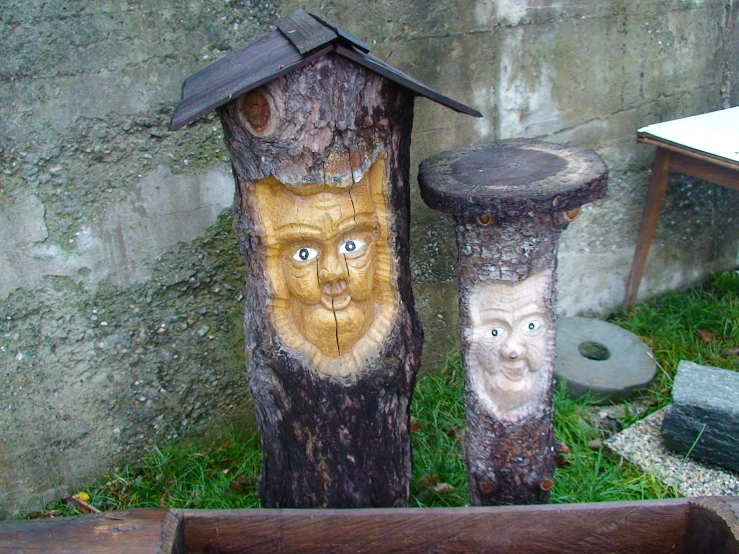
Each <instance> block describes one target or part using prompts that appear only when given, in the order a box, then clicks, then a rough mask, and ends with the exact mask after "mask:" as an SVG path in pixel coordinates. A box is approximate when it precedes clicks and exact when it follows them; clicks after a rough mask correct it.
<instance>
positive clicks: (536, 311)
mask: <svg viewBox="0 0 739 554" xmlns="http://www.w3.org/2000/svg"><path fill="white" fill-rule="evenodd" d="M480 313H481V314H484V315H485V316H487V317H493V318H496V319H500V320H501V321H514V322H515V321H519V320H521V319H523V318H526V317H532V316H535V315H536V316H541V317H542V318H544V319H546V318H547V312H546V309H544V308H543V307H542V306H539V305H535V306H533V307H532V308H531V309H529V308H524V309H522V310H506V309H505V308H501V307H500V306H491V307H489V308H483V309H482V310H480ZM497 314H501V315H497Z"/></svg>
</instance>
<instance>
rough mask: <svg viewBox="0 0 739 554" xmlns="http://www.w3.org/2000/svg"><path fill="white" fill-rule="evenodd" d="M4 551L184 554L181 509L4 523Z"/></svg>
mask: <svg viewBox="0 0 739 554" xmlns="http://www.w3.org/2000/svg"><path fill="white" fill-rule="evenodd" d="M0 552H18V553H26V554H35V553H39V554H40V553H46V554H54V553H59V554H61V553H72V552H77V553H86V552H89V553H93V552H94V553H96V554H106V553H111V554H113V553H116V554H117V553H120V552H136V553H137V554H139V553H140V554H147V553H151V554H164V553H167V554H169V553H171V554H181V553H182V554H184V552H185V550H184V544H183V534H182V526H181V519H180V515H179V512H176V511H173V510H168V509H153V510H144V509H137V510H126V511H120V512H103V513H100V514H90V515H85V516H78V517H69V518H56V519H39V520H33V521H0Z"/></svg>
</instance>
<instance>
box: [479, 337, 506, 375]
mask: <svg viewBox="0 0 739 554" xmlns="http://www.w3.org/2000/svg"><path fill="white" fill-rule="evenodd" d="M474 356H475V357H476V358H477V362H478V363H479V364H480V367H482V369H484V370H485V371H487V372H489V373H497V372H498V357H499V356H500V343H499V342H498V341H496V340H492V339H488V338H485V339H479V340H478V342H477V344H476V345H475V352H474Z"/></svg>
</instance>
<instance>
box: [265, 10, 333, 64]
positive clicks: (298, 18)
mask: <svg viewBox="0 0 739 554" xmlns="http://www.w3.org/2000/svg"><path fill="white" fill-rule="evenodd" d="M275 25H277V28H278V29H279V30H280V31H282V34H283V35H285V38H286V39H287V40H289V41H290V42H291V43H292V45H293V46H294V47H295V48H297V50H298V52H300V53H301V54H307V53H308V52H310V51H311V50H315V49H316V48H318V47H319V46H323V45H324V44H326V43H328V42H331V41H333V40H335V39H336V38H337V36H338V35H337V34H336V33H335V32H334V31H333V30H332V29H330V28H329V27H327V26H326V25H323V24H322V23H321V22H320V21H318V20H316V19H314V18H313V16H311V15H310V14H309V13H308V12H306V11H304V10H300V9H298V10H295V11H294V12H292V13H291V14H289V15H286V16H285V17H283V18H282V19H279V20H278V21H277V23H276V24H275Z"/></svg>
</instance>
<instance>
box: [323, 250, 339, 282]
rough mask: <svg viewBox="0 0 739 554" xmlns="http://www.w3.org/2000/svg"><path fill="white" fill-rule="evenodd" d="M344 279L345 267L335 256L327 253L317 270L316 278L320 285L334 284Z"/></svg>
mask: <svg viewBox="0 0 739 554" xmlns="http://www.w3.org/2000/svg"><path fill="white" fill-rule="evenodd" d="M345 277H346V265H344V264H343V263H342V260H339V258H338V256H336V255H335V254H331V253H328V254H327V255H326V256H325V257H324V258H323V263H322V264H321V267H320V268H319V270H318V278H319V279H320V280H321V282H322V283H335V282H336V281H340V280H342V279H344V278H345Z"/></svg>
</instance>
